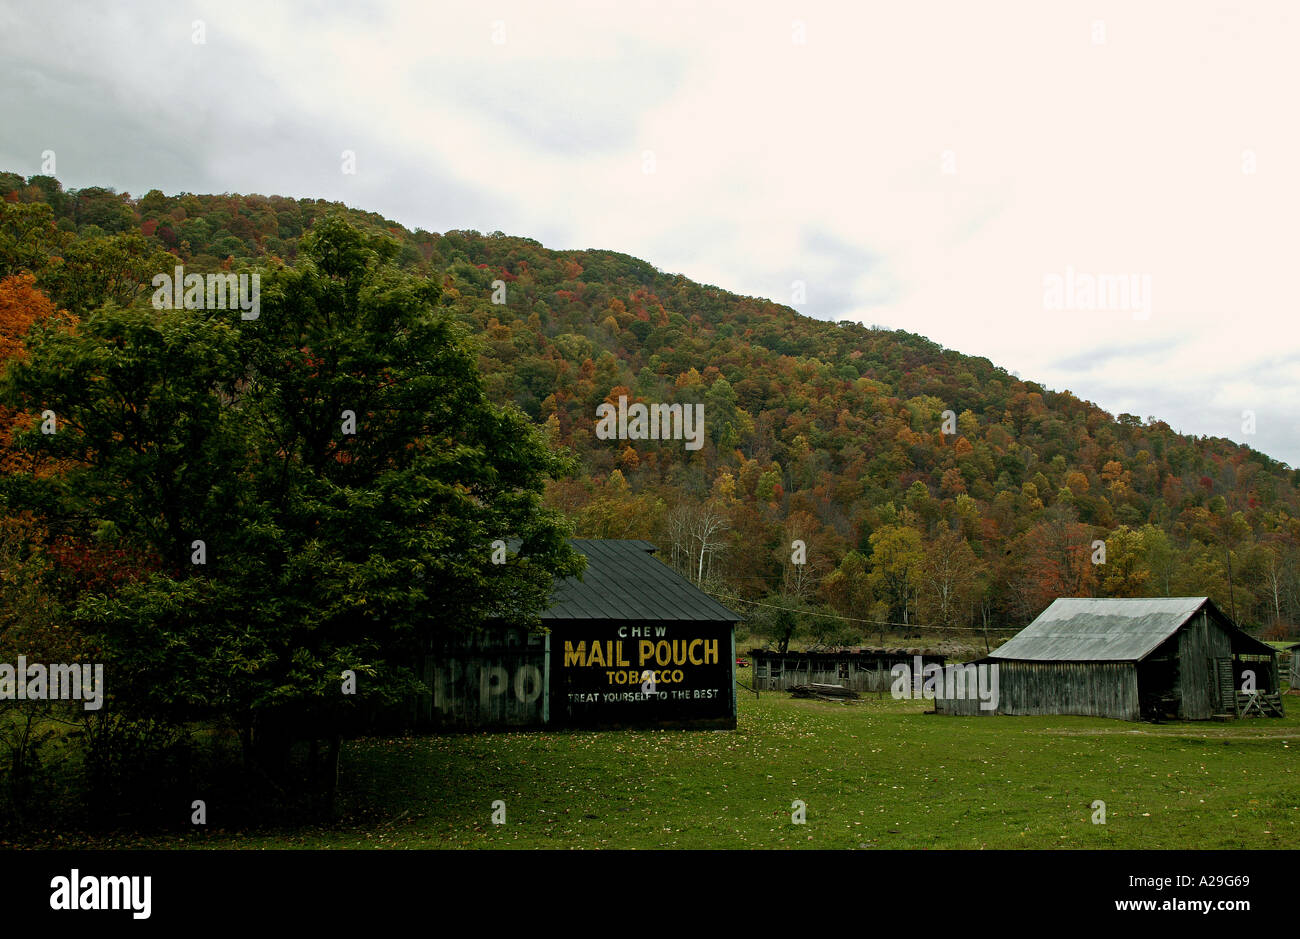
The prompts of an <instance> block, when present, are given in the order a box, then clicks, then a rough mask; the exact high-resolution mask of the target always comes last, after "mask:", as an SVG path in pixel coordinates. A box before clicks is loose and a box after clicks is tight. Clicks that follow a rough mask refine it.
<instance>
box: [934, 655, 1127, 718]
mask: <svg viewBox="0 0 1300 939" xmlns="http://www.w3.org/2000/svg"><path fill="white" fill-rule="evenodd" d="M990 664H992V663H990ZM996 664H997V666H998V707H997V711H996V712H994V711H983V710H980V707H979V704H980V702H979V701H978V699H973V698H967V699H962V700H946V699H936V700H935V710H936V711H938V712H939V713H940V714H953V715H961V716H979V715H986V714H993V713H997V714H1015V715H1032V714H1077V715H1082V716H1086V717H1113V718H1118V719H1120V720H1128V721H1135V720H1138V718H1139V716H1140V713H1141V712H1140V709H1139V706H1138V688H1137V669H1136V668H1135V667H1134V666H1133V664H1132V663H1128V662H1002V661H999V662H997V663H996Z"/></svg>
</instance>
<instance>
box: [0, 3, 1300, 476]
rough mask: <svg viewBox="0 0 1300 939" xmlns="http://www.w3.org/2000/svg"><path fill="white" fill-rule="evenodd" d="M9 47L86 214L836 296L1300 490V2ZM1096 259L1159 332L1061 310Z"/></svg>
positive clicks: (784, 296) (655, 7) (15, 98)
mask: <svg viewBox="0 0 1300 939" xmlns="http://www.w3.org/2000/svg"><path fill="white" fill-rule="evenodd" d="M0 17H5V14H2V13H0ZM194 19H203V20H204V21H205V23H206V25H207V30H208V42H207V44H206V45H204V46H200V47H196V46H194V45H193V44H192V43H191V42H190V31H191V27H190V24H191V21H192V20H194ZM794 20H801V21H802V22H803V25H804V28H805V30H806V37H807V41H806V44H802V45H800V44H796V43H795V42H793V41H792V34H793V32H794V24H793V21H794ZM1096 20H1101V21H1104V24H1105V37H1106V42H1105V43H1104V44H1100V45H1099V44H1095V43H1094V42H1093V23H1094V21H1096ZM497 21H500V23H502V24H503V25H504V37H505V41H504V43H500V44H497V43H494V42H493V30H494V23H496V22H497ZM0 26H3V27H4V29H3V32H4V35H5V37H6V40H5V41H6V45H7V48H6V57H5V64H4V65H2V66H0V78H4V79H5V81H3V82H0V87H4V88H7V89H8V91H7V92H6V91H0V96H3V97H0V101H2V102H3V104H4V108H5V113H6V116H7V117H9V116H10V115H12V118H11V119H10V120H7V121H6V124H5V127H3V128H0V162H2V163H3V165H4V166H6V167H7V168H14V169H16V170H18V171H20V172H36V171H37V169H38V167H37V166H36V161H37V154H39V152H40V150H41V149H43V148H44V147H45V146H47V145H53V144H45V143H44V142H43V141H44V140H46V139H49V140H52V141H53V142H54V143H57V144H58V146H59V148H60V152H61V156H60V159H61V165H60V175H61V176H62V177H63V178H64V179H65V181H66V182H67V183H68V184H69V185H90V184H104V185H115V186H117V187H118V188H122V189H131V190H132V191H137V192H138V191H143V189H145V188H150V187H154V186H159V187H161V188H167V189H169V191H175V190H177V189H189V190H191V191H204V190H216V191H225V190H231V191H260V192H281V193H285V194H289V195H295V196H313V197H321V198H332V199H342V200H344V201H347V202H348V203H350V204H353V205H357V206H358V207H362V208H366V209H371V210H375V211H380V212H383V213H385V214H387V215H389V216H391V217H394V218H396V219H397V220H399V221H401V222H403V223H404V224H407V225H409V226H412V227H415V226H422V227H425V228H429V229H433V230H445V229H448V228H478V229H481V230H485V231H491V230H496V229H501V230H504V231H509V232H514V233H518V234H525V235H529V236H532V237H536V238H539V239H540V240H543V241H544V242H545V243H547V244H548V246H550V247H557V248H565V247H601V248H610V249H613V250H618V251H622V252H625V253H628V254H633V255H637V256H639V257H643V258H645V259H646V260H648V261H650V262H651V263H653V264H655V265H656V266H658V267H660V268H663V269H665V270H671V271H681V272H682V273H684V274H686V275H687V276H690V277H692V278H694V279H697V280H701V281H704V282H708V283H714V284H717V285H719V286H722V287H725V288H728V289H732V290H735V291H737V292H739V293H743V294H752V295H766V296H771V297H773V298H774V299H776V300H778V301H781V302H788V300H789V288H790V281H792V280H795V279H803V280H806V281H807V284H808V304H807V305H806V306H802V307H800V308H801V309H802V310H803V311H805V312H808V313H811V314H813V315H820V316H823V317H826V318H830V319H845V318H853V319H860V320H862V321H864V322H869V323H880V324H882V325H888V326H895V327H899V328H904V329H907V330H909V331H912V332H917V333H921V334H923V335H927V336H929V337H931V338H932V339H934V340H936V341H938V342H941V343H943V344H944V345H945V346H948V347H950V348H956V349H959V350H961V351H963V352H968V353H972V354H979V355H985V356H988V357H989V358H991V359H993V360H994V361H995V362H997V363H999V364H1001V365H1004V366H1006V367H1008V368H1012V369H1014V370H1016V371H1017V372H1018V373H1020V374H1021V375H1023V376H1026V377H1032V378H1034V379H1037V380H1040V381H1042V382H1044V383H1045V384H1047V385H1049V386H1052V387H1057V388H1067V387H1068V388H1070V389H1071V390H1072V391H1074V392H1075V393H1076V394H1079V395H1081V396H1083V397H1087V398H1091V399H1093V400H1096V401H1098V403H1100V404H1102V405H1103V406H1104V407H1107V408H1108V409H1111V410H1113V411H1121V410H1128V411H1132V412H1134V413H1139V414H1141V415H1142V416H1146V415H1148V414H1156V415H1157V416H1159V417H1162V418H1164V419H1166V420H1168V421H1169V422H1170V423H1171V424H1173V425H1174V426H1175V427H1179V428H1181V429H1182V430H1184V431H1185V432H1191V433H1205V434H1215V435H1220V434H1221V435H1224V436H1228V437H1231V438H1233V439H1237V440H1241V439H1246V441H1247V442H1249V443H1251V444H1252V445H1254V446H1257V447H1258V448H1260V449H1262V450H1264V451H1265V452H1267V453H1269V454H1270V455H1273V456H1275V457H1278V458H1281V459H1285V460H1287V461H1288V462H1290V463H1292V464H1293V465H1300V431H1298V430H1297V423H1296V420H1295V415H1296V414H1300V375H1298V374H1297V372H1296V370H1295V369H1294V368H1291V367H1290V366H1291V365H1293V364H1294V363H1296V362H1298V361H1300V329H1296V328H1295V325H1294V323H1295V317H1296V299H1295V296H1294V293H1293V291H1292V290H1291V283H1290V281H1291V274H1290V269H1291V266H1292V264H1293V263H1294V259H1295V257H1296V253H1297V248H1300V235H1297V233H1296V229H1295V227H1294V225H1293V223H1292V220H1293V219H1294V218H1295V217H1296V215H1297V212H1296V210H1297V208H1300V184H1298V183H1297V175H1296V173H1295V171H1294V170H1293V169H1292V168H1293V167H1295V166H1297V165H1300V159H1298V158H1300V136H1298V133H1297V130H1296V125H1295V122H1294V121H1291V120H1290V119H1289V118H1288V115H1289V114H1290V111H1291V100H1290V98H1291V96H1292V91H1293V89H1294V88H1295V87H1297V78H1298V77H1300V76H1298V75H1297V71H1300V66H1297V65H1296V64H1295V61H1296V60H1295V57H1294V55H1293V54H1292V50H1294V49H1295V48H1296V47H1297V40H1298V39H1300V35H1297V34H1298V32H1300V24H1298V21H1297V17H1296V15H1295V14H1293V13H1292V11H1291V9H1290V7H1289V6H1288V5H1287V4H1285V3H1284V2H1276V3H1259V4H1253V5H1251V6H1250V7H1248V8H1244V9H1242V10H1222V9H1220V8H1219V6H1218V5H1216V4H1213V3H1208V2H1200V3H1195V2H1193V3H1173V2H1169V3H1152V4H1144V5H1141V6H1139V7H1136V8H1135V7H1134V6H1133V5H1131V4H1122V3H1118V2H1097V3H1093V4H1089V5H1088V6H1087V7H1086V8H1084V7H1061V6H1058V5H1048V4H1039V3H1028V2H1025V3H1005V4H998V5H994V6H988V5H975V4H964V3H935V4H893V5H888V6H886V5H874V6H872V7H851V6H849V5H842V4H816V3H812V4H810V3H798V4H784V3H767V4H756V3H744V4H741V3H734V4H723V5H697V4H686V3H680V4H662V3H641V4H618V5H607V4H594V3H592V4H577V3H548V4H545V5H538V4H535V3H524V2H512V3H505V2H502V3H495V4H488V5H483V4H479V3H460V4H450V5H447V4H438V5H437V6H436V7H434V6H432V5H429V4H424V3H414V2H413V3H409V4H373V5H371V6H368V7H362V8H359V9H357V10H352V9H344V8H334V7H328V6H326V5H319V4H302V5H298V6H285V5H280V4H265V3H234V4H227V3H221V4H210V5H209V4H190V5H188V6H187V5H185V4H170V3H158V4H154V5H145V6H142V7H140V8H134V9H133V10H132V12H131V14H130V15H129V16H128V15H126V14H124V13H121V12H110V11H106V10H105V11H101V10H92V11H78V12H77V13H76V14H75V15H74V14H71V13H68V12H67V11H64V10H58V9H56V8H54V7H52V6H51V5H48V4H44V3H40V2H33V3H30V4H27V5H26V6H25V7H24V6H22V5H19V7H18V8H17V10H16V12H11V13H10V14H9V15H8V16H7V17H6V18H4V21H3V23H0ZM343 149H353V150H355V151H356V152H357V160H358V174H357V175H356V176H344V175H343V174H341V173H340V172H339V160H340V152H341V151H342V150H343ZM645 150H652V151H654V155H655V172H654V173H653V174H652V175H646V174H644V173H643V172H642V154H643V151H645ZM1247 150H1249V151H1252V152H1253V154H1254V159H1255V160H1256V162H1257V169H1256V171H1255V172H1254V174H1252V175H1247V174H1244V173H1243V172H1242V165H1243V152H1244V151H1247ZM945 151H950V159H951V161H952V168H954V169H955V172H954V173H952V174H946V173H944V172H943V169H944V159H945V158H944V154H945ZM64 153H66V154H67V158H66V159H65V158H64V156H63V154H64ZM1067 266H1069V267H1072V268H1073V269H1074V270H1075V271H1079V272H1093V273H1134V274H1147V275H1150V277H1151V282H1152V295H1153V304H1152V312H1151V315H1150V318H1149V319H1147V320H1140V321H1139V320H1134V319H1133V318H1132V316H1131V315H1128V314H1126V313H1124V312H1122V311H1121V312H1088V311H1083V310H1076V311H1059V312H1058V311H1050V310H1045V309H1044V306H1043V276H1044V275H1045V274H1048V273H1053V272H1057V273H1061V272H1064V270H1065V269H1066V267H1067ZM1125 353H1127V354H1125ZM1157 405H1158V407H1157ZM1246 409H1250V410H1254V411H1256V412H1257V414H1258V433H1257V434H1256V435H1255V436H1253V437H1250V438H1243V435H1242V433H1241V412H1242V410H1246Z"/></svg>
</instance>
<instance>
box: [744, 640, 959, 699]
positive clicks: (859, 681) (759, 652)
mask: <svg viewBox="0 0 1300 939" xmlns="http://www.w3.org/2000/svg"><path fill="white" fill-rule="evenodd" d="M749 658H750V661H751V662H752V663H753V666H754V678H753V681H754V690H755V691H785V690H787V689H789V688H792V687H794V686H795V685H811V684H813V683H817V684H823V685H843V686H844V687H845V688H852V689H853V690H854V691H888V690H889V689H890V686H891V684H892V682H893V676H892V674H891V672H890V669H892V668H893V667H894V666H895V665H906V666H907V667H908V668H915V665H916V660H917V658H920V660H921V664H922V665H938V666H940V667H942V666H943V664H944V657H943V656H942V655H939V654H938V653H936V652H931V651H930V650H929V649H845V650H840V651H828V652H780V651H778V650H775V649H750V650H749Z"/></svg>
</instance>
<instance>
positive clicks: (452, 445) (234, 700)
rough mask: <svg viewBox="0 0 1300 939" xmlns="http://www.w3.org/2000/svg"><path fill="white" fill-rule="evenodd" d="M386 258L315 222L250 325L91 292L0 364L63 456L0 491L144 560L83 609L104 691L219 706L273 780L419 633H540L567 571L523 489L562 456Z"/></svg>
mask: <svg viewBox="0 0 1300 939" xmlns="http://www.w3.org/2000/svg"><path fill="white" fill-rule="evenodd" d="M395 254H396V245H395V243H394V242H393V241H392V240H391V239H388V238H386V237H384V236H371V235H368V234H366V233H364V232H362V231H360V230H358V229H356V228H354V227H352V226H350V225H349V224H347V223H346V222H343V221H341V220H338V219H330V220H326V221H323V222H321V223H319V224H318V225H317V226H316V229H315V230H314V232H313V233H312V234H311V236H310V237H307V238H305V239H304V241H303V252H302V255H301V257H300V261H299V263H298V265H297V266H295V267H293V268H286V267H283V266H279V267H276V268H273V269H268V270H266V271H265V272H264V273H263V277H262V281H261V312H260V316H259V317H258V318H257V319H255V320H242V319H241V318H240V313H239V311H205V310H154V309H151V308H149V307H147V306H145V305H144V304H143V303H139V304H137V305H136V306H133V307H131V308H126V309H119V308H116V307H113V306H110V307H108V308H105V309H102V310H99V311H96V312H92V313H91V314H90V315H88V316H87V317H86V318H85V319H84V320H83V322H82V323H81V324H80V325H79V327H78V328H77V329H76V330H75V331H73V330H68V329H60V328H58V327H56V326H48V327H43V328H37V329H36V330H34V332H33V333H32V334H31V336H30V337H29V342H28V347H27V348H28V355H27V357H26V359H25V360H24V361H21V362H16V363H14V364H13V365H12V366H11V368H10V369H9V371H8V374H7V380H6V387H5V396H6V398H7V400H8V401H9V402H10V403H11V404H13V405H15V406H17V407H19V408H21V409H23V410H25V411H27V412H28V413H31V414H34V415H38V416H39V415H40V414H42V413H45V412H53V424H50V423H49V421H46V426H45V429H46V430H49V429H53V430H54V433H52V434H51V433H42V431H41V428H40V427H34V428H33V429H32V430H31V431H29V432H27V433H26V434H25V436H23V437H22V441H23V445H25V446H28V447H31V448H34V449H44V450H47V451H50V452H51V455H52V456H57V457H59V458H60V460H59V463H58V464H57V465H58V466H59V467H61V470H60V471H59V472H56V473H50V474H47V475H43V476H37V475H35V474H33V475H26V476H15V477H11V478H10V479H8V480H7V481H6V483H5V485H4V495H5V498H6V499H7V501H8V502H9V505H10V508H11V509H27V510H31V511H34V512H36V513H37V514H38V515H40V516H43V517H44V518H45V519H46V520H47V522H48V524H49V525H50V527H51V530H52V531H55V532H57V533H59V534H62V535H65V536H67V537H70V538H74V539H81V540H82V541H83V542H85V543H91V542H95V541H98V542H109V543H111V544H114V545H119V546H122V547H124V548H129V549H130V550H131V552H133V556H137V557H141V558H144V559H146V561H145V562H144V563H142V564H141V570H140V571H139V572H138V576H136V577H133V578H129V579H127V580H126V581H125V582H123V583H121V584H119V585H118V586H117V587H116V588H115V589H113V590H111V591H102V592H97V593H93V594H88V595H86V596H83V597H81V598H80V602H79V604H78V606H77V616H78V619H79V620H80V622H81V624H82V625H83V627H84V628H86V629H88V630H90V631H92V632H94V633H96V634H97V635H99V636H101V637H102V638H103V641H104V644H105V648H106V649H107V650H108V654H109V656H110V664H109V672H108V679H107V684H108V692H109V696H110V702H111V704H112V705H113V706H115V707H118V708H121V709H123V710H128V711H132V712H136V713H140V714H142V715H144V716H164V717H167V718H169V719H171V720H183V719H192V718H225V719H228V720H229V721H231V722H232V723H233V725H234V726H236V727H237V728H238V729H239V731H240V734H241V739H242V740H243V742H244V743H245V746H246V752H248V753H249V754H250V755H251V756H254V757H256V758H257V759H258V761H259V763H261V765H263V766H265V767H267V768H268V769H270V770H273V771H276V770H282V769H283V766H284V758H285V755H286V753H287V749H288V747H289V745H290V744H291V742H292V741H293V740H294V739H310V740H312V741H316V740H324V741H327V742H328V744H329V746H328V749H327V753H329V754H332V755H333V757H334V758H335V759H337V752H338V742H339V739H340V736H341V735H342V734H343V733H344V732H346V730H347V729H348V727H349V723H350V721H353V720H355V719H356V718H357V717H358V716H359V715H361V714H365V713H373V710H374V708H375V707H376V706H381V705H386V704H392V703H394V702H397V701H399V700H401V699H402V698H403V696H405V695H406V694H408V693H409V692H410V691H411V690H412V689H413V688H414V687H416V686H415V681H414V673H413V671H412V666H413V664H414V663H415V662H416V660H417V658H418V656H419V655H420V654H421V653H422V651H423V650H425V649H427V648H428V645H429V643H430V642H432V641H436V640H437V639H438V638H440V637H444V636H447V635H449V634H451V633H453V632H456V631H465V630H472V629H474V628H476V627H478V626H480V625H483V624H485V623H487V622H505V623H513V624H519V625H532V626H535V625H537V624H538V622H539V620H538V614H539V613H540V611H541V609H542V608H543V607H544V605H545V602H546V599H547V597H548V596H549V592H550V587H551V583H552V577H553V576H554V575H557V574H558V575H565V574H573V573H578V572H579V571H580V570H581V566H582V561H581V557H580V556H579V555H577V554H576V553H575V552H573V551H572V549H571V548H570V547H569V544H568V542H567V539H566V531H565V530H564V528H563V526H562V524H561V522H560V520H559V518H558V517H557V516H554V515H552V514H551V513H550V512H549V511H547V510H545V509H544V508H543V506H542V502H541V494H542V489H543V486H544V483H545V481H546V480H547V479H548V478H551V477H554V476H556V475H559V474H562V473H564V472H566V471H568V470H569V469H570V463H569V461H568V459H567V458H565V457H562V456H560V455H557V454H555V453H553V452H552V451H551V450H549V449H548V447H547V446H546V444H545V442H544V441H543V439H542V437H541V435H540V434H539V433H538V432H537V431H536V429H535V428H534V427H533V426H532V425H531V424H530V423H529V422H528V421H527V420H526V418H525V417H524V416H523V415H522V414H521V413H520V412H519V411H517V410H515V409H513V408H507V409H503V408H500V407H497V406H495V405H493V404H492V403H490V402H489V401H488V399H487V397H486V396H485V394H484V391H483V387H482V383H481V381H480V376H479V373H478V371H477V366H476V360H475V356H474V354H473V352H472V350H471V349H470V348H469V345H468V340H467V338H466V336H465V334H464V332H463V328H462V327H460V326H459V325H457V324H456V323H454V322H453V320H452V319H451V318H450V317H449V316H447V315H446V314H445V313H444V312H442V311H441V310H440V309H439V308H438V306H437V299H438V289H437V288H436V287H435V286H434V285H432V284H430V283H428V282H426V281H423V280H420V279H417V278H414V277H411V276H409V275H407V274H403V273H401V272H399V271H398V270H397V269H396V268H395V267H394V265H393V263H392V262H393V258H394V256H395ZM46 416H47V417H49V415H48V414H47V415H46ZM36 423H37V424H38V425H39V424H40V423H41V421H40V420H39V419H38V420H37V422H36ZM498 539H501V540H506V539H512V542H511V543H512V544H514V545H517V547H516V549H515V551H514V552H513V553H512V554H511V555H510V556H509V557H508V558H507V560H506V563H493V561H494V554H495V555H496V557H495V560H497V561H500V560H501V556H500V552H494V551H493V543H494V542H495V541H497V540H498ZM345 672H350V673H352V675H353V676H355V694H348V693H345V691H346V690H347V689H346V687H345V685H344V681H343V678H342V676H343V674H344V673H345ZM325 765H326V766H327V767H328V763H326V764H325ZM328 778H329V779H332V778H333V774H332V773H330V774H328Z"/></svg>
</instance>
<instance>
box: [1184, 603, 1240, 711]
mask: <svg viewBox="0 0 1300 939" xmlns="http://www.w3.org/2000/svg"><path fill="white" fill-rule="evenodd" d="M1231 656H1232V639H1231V637H1230V636H1229V635H1228V633H1227V631H1226V630H1225V629H1224V628H1223V626H1222V625H1221V624H1220V623H1219V622H1218V621H1217V620H1215V619H1213V618H1211V617H1210V616H1209V615H1208V614H1207V613H1206V611H1205V610H1201V612H1200V613H1199V614H1197V615H1196V616H1194V617H1192V619H1191V620H1189V621H1188V622H1187V623H1186V624H1185V625H1184V626H1183V628H1182V629H1180V630H1179V631H1178V691H1179V698H1180V700H1179V705H1178V716H1179V717H1180V718H1182V719H1183V720H1188V721H1204V720H1209V719H1210V718H1211V717H1212V716H1213V715H1214V714H1216V713H1218V712H1219V709H1220V708H1221V707H1222V704H1221V702H1220V701H1219V693H1218V690H1217V688H1216V687H1215V677H1214V660H1215V659H1218V658H1225V657H1231Z"/></svg>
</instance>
